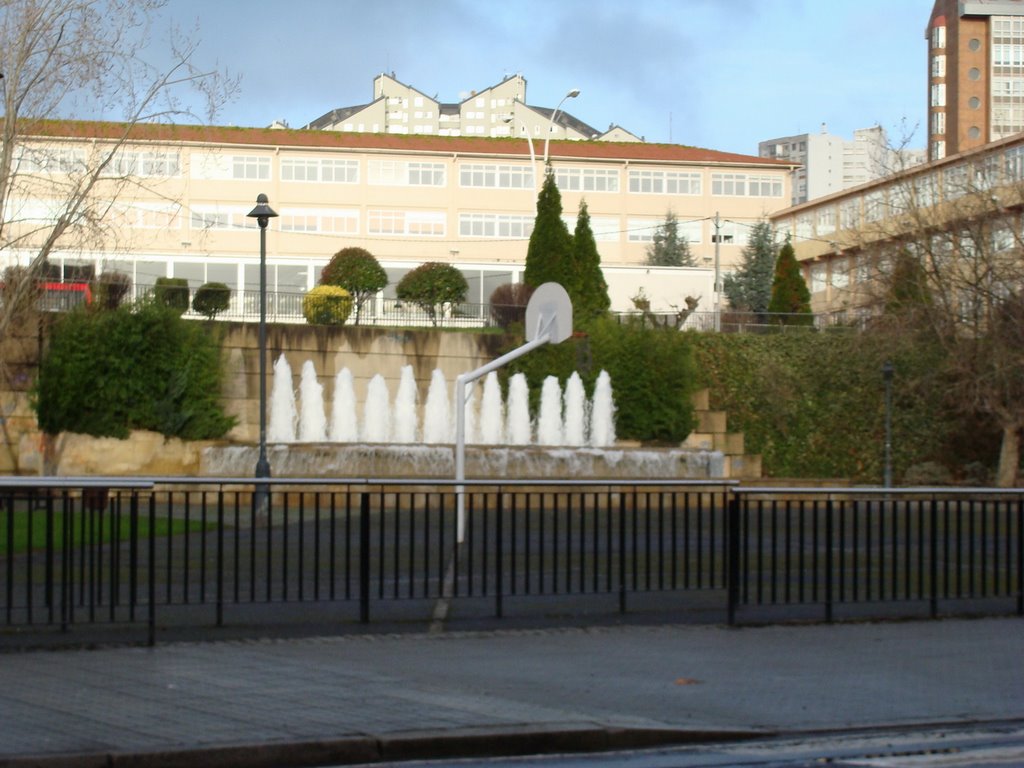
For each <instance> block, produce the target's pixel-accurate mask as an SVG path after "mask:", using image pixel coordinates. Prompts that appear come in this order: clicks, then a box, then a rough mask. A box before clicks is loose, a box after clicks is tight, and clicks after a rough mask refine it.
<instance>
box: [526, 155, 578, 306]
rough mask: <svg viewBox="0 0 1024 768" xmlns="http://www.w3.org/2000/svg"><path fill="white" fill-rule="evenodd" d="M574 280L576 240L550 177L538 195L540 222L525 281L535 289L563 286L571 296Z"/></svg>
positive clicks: (532, 236) (532, 237) (532, 241)
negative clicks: (573, 247) (566, 221)
mask: <svg viewBox="0 0 1024 768" xmlns="http://www.w3.org/2000/svg"><path fill="white" fill-rule="evenodd" d="M572 279H573V274H572V236H571V235H570V234H569V229H568V228H567V227H566V226H565V222H564V221H562V196H561V194H560V193H559V192H558V186H557V185H556V184H555V175H554V174H553V173H549V174H546V175H545V177H544V186H543V187H541V190H540V194H539V195H537V218H536V219H535V220H534V224H533V232H532V233H531V234H530V245H529V247H528V248H527V250H526V268H525V270H524V272H523V281H524V282H525V283H526V284H527V285H529V286H531V287H533V288H536V287H537V286H539V285H542V284H543V283H548V282H553V283H559V284H560V285H561V286H562V287H563V288H565V290H566V292H567V293H568V292H569V291H570V290H571V288H572ZM570 295H571V294H570Z"/></svg>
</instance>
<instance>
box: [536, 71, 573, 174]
mask: <svg viewBox="0 0 1024 768" xmlns="http://www.w3.org/2000/svg"><path fill="white" fill-rule="evenodd" d="M579 95H580V89H579V88H573V89H572V90H571V91H569V92H568V93H567V94H565V96H563V97H562V100H561V101H560V102H558V106H557V107H555V111H554V112H552V113H551V121H550V122H549V123H548V135H547V136H545V137H544V168H547V167H548V142H550V141H551V132H552V131H553V130H554V129H555V118H556V117H558V113H559V112H560V111H561V109H562V105H563V104H565V100H566V99H575V98H576V97H577V96H579Z"/></svg>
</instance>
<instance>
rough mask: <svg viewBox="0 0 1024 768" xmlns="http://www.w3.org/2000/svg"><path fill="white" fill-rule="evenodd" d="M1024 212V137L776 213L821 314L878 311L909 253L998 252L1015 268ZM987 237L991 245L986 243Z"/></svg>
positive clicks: (780, 230) (773, 218)
mask: <svg viewBox="0 0 1024 768" xmlns="http://www.w3.org/2000/svg"><path fill="white" fill-rule="evenodd" d="M1022 208H1024V134H1017V135H1015V136H1011V137H1009V138H1005V139H1001V140H999V141H996V142H992V143H990V144H986V145H985V146H982V147H979V148H977V149H973V150H969V151H967V152H961V153H960V154H958V155H954V156H950V157H946V158H943V159H941V160H934V161H931V162H929V163H926V164H924V165H919V166H916V167H913V168H910V169H907V170H905V171H902V172H900V173H897V174H894V175H891V176H887V177H885V178H882V179H878V180H875V181H873V182H870V183H868V184H862V185H860V186H858V187H855V188H853V189H849V190H844V191H842V192H838V193H835V194H832V195H828V196H826V197H823V198H819V199H817V200H811V201H808V202H806V203H803V204H801V205H797V206H793V207H791V208H787V209H785V210H782V211H778V212H777V213H775V214H773V215H772V216H771V217H770V219H771V221H772V223H773V225H774V226H775V228H776V231H777V232H778V233H779V235H780V236H781V237H786V236H788V237H790V238H791V241H792V243H793V247H794V250H795V252H796V257H797V260H798V261H799V262H800V263H801V266H802V268H803V273H804V279H805V280H806V282H807V286H808V288H809V289H810V292H811V308H812V310H813V311H814V312H820V313H846V312H849V311H853V312H857V313H859V312H862V311H867V312H870V311H873V309H872V306H873V305H874V304H875V303H876V302H877V298H878V291H877V290H876V287H877V282H876V281H877V279H878V277H879V276H880V275H881V274H883V273H884V272H885V271H886V270H887V269H889V267H891V265H892V258H893V256H894V254H895V252H896V251H897V250H898V249H900V248H903V247H915V248H917V247H923V248H927V249H928V253H929V254H931V255H932V257H933V258H935V259H939V260H942V259H955V258H956V257H957V256H958V255H959V254H960V253H962V252H963V249H965V248H974V247H982V245H983V246H984V247H986V248H998V249H1000V250H999V252H1004V251H1005V253H1007V254H1008V255H1010V256H1011V257H1012V258H1014V259H1019V256H1018V255H1014V254H1016V253H1018V251H1019V245H1020V242H1021V235H1020V233H1021V225H1022V223H1024V222H1022V219H1021V217H1020V212H1021V209H1022ZM979 238H983V239H984V243H981V242H980V239H979Z"/></svg>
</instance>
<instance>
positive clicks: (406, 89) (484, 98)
mask: <svg viewBox="0 0 1024 768" xmlns="http://www.w3.org/2000/svg"><path fill="white" fill-rule="evenodd" d="M460 95H461V97H462V98H461V99H460V101H458V102H453V103H446V102H440V101H438V100H437V98H436V96H428V95H427V94H426V93H424V92H423V91H421V90H419V89H417V88H414V87H413V86H411V85H408V84H406V83H403V82H400V81H399V80H398V79H396V77H395V74H394V73H393V72H392V73H391V74H380V75H377V77H375V78H374V80H373V101H371V102H369V103H368V104H357V105H354V106H348V107H338V108H337V109H333V110H331V111H330V112H327V113H326V114H324V115H321V116H320V117H318V118H317V119H315V120H313V121H312V122H310V123H309V124H308V125H306V126H305V127H306V128H308V129H313V130H325V131H343V132H346V133H399V134H422V135H435V136H489V137H491V138H497V137H513V136H518V137H520V138H527V137H528V138H530V139H531V140H533V141H547V140H548V139H549V138H550V140H551V141H555V140H558V139H569V140H576V141H592V140H596V141H643V139H642V138H641V137H639V136H636V135H635V134H633V133H631V132H630V131H628V130H626V129H625V128H622V127H621V126H618V125H611V126H609V127H608V130H607V131H600V130H598V129H597V128H594V127H592V126H590V125H587V124H586V123H585V122H583V121H582V120H580V119H578V118H576V117H574V116H573V115H572V114H570V113H569V112H566V111H565V110H563V109H559V108H558V106H556V107H553V108H552V107H537V106H530V105H528V104H527V103H526V78H524V77H523V76H522V75H518V74H517V75H508V76H506V77H505V78H504V79H503V80H502V81H501V82H500V83H496V84H495V85H491V86H488V87H486V88H483V89H482V90H480V91H475V90H474V91H470V92H467V93H464V94H460ZM577 95H579V91H577V90H575V89H573V90H572V91H568V92H567V93H566V98H565V99H563V105H564V104H565V103H566V102H568V100H569V99H572V98H575V97H576V96H577ZM556 113H557V114H556Z"/></svg>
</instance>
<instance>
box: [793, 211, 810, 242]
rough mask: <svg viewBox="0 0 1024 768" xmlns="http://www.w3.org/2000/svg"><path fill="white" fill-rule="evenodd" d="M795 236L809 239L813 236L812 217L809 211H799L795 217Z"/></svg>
mask: <svg viewBox="0 0 1024 768" xmlns="http://www.w3.org/2000/svg"><path fill="white" fill-rule="evenodd" d="M796 236H797V238H799V239H801V240H809V239H810V238H811V237H813V236H814V219H813V216H812V214H810V213H801V214H799V215H798V216H797V217H796Z"/></svg>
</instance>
